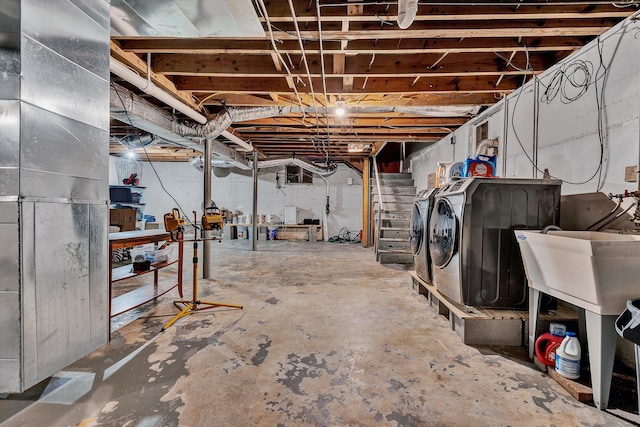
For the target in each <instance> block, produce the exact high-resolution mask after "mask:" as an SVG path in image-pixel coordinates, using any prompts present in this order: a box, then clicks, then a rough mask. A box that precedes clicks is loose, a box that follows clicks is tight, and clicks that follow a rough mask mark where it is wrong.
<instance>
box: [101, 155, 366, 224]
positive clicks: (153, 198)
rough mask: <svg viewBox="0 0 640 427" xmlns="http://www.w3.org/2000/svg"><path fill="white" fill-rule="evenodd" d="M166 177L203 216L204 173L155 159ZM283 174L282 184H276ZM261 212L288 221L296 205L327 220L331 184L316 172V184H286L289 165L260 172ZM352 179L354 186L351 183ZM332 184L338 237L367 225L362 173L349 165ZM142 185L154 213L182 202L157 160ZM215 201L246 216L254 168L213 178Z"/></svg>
mask: <svg viewBox="0 0 640 427" xmlns="http://www.w3.org/2000/svg"><path fill="white" fill-rule="evenodd" d="M153 166H154V167H155V169H156V171H157V173H158V176H159V177H160V180H161V181H162V184H163V185H164V187H165V188H166V189H167V190H168V192H169V193H170V194H171V195H172V196H173V197H174V198H175V199H176V200H177V201H178V203H179V204H180V206H181V207H182V209H183V210H184V212H185V213H186V214H188V215H192V211H194V210H195V211H197V212H198V217H199V216H200V215H201V214H202V200H203V187H204V183H203V172H201V171H199V170H197V169H196V168H194V167H193V166H191V165H190V164H188V163H176V162H157V163H153ZM109 169H110V183H111V184H117V182H118V181H117V177H116V173H115V171H116V170H115V158H114V157H111V158H110V168H109ZM276 174H277V175H278V177H279V188H278V186H277V184H276ZM258 176H259V179H258V214H262V215H270V214H274V215H278V216H279V217H280V219H281V220H284V207H285V206H296V207H297V208H298V209H299V211H300V214H301V217H302V218H314V219H319V220H320V221H323V213H324V211H325V203H326V192H327V186H326V183H325V181H324V180H323V179H322V178H320V177H318V176H317V175H315V174H314V175H313V184H286V183H285V169H284V167H282V168H272V169H269V170H267V171H262V172H260V173H259V175H258ZM349 178H352V185H349V184H348V182H349ZM326 179H327V181H328V182H329V208H330V211H331V212H330V213H329V215H328V218H327V222H328V226H329V228H328V231H329V234H328V235H329V236H335V235H338V233H339V232H340V230H341V229H342V228H347V229H348V230H349V231H352V232H358V231H360V229H361V228H362V226H361V223H362V177H361V176H360V175H359V174H358V173H357V172H356V171H354V170H352V169H351V168H349V167H348V166H346V165H344V164H339V165H338V168H337V171H336V172H335V173H334V174H333V175H331V176H329V177H327V178H326ZM140 185H141V186H145V187H147V188H146V189H145V192H144V201H145V203H146V206H145V213H146V214H151V215H154V216H155V217H156V219H157V221H158V222H162V218H163V216H164V214H165V213H167V212H170V211H171V209H172V208H173V207H175V205H176V203H175V202H174V201H173V200H172V199H171V197H170V196H169V195H168V194H167V193H165V192H164V190H162V187H161V186H160V181H159V180H158V177H157V176H156V175H155V173H154V172H153V169H152V168H151V164H149V163H148V162H143V173H142V181H141V183H140ZM211 193H212V200H213V201H214V202H215V203H216V205H217V206H218V207H219V208H225V209H229V210H239V211H242V212H244V213H245V214H251V213H252V211H253V206H252V203H253V177H252V171H241V170H238V169H232V172H231V173H230V174H229V175H227V176H226V177H217V176H215V175H214V176H213V177H212V180H211Z"/></svg>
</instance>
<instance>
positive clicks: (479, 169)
mask: <svg viewBox="0 0 640 427" xmlns="http://www.w3.org/2000/svg"><path fill="white" fill-rule="evenodd" d="M462 176H464V177H470V176H484V177H491V176H496V156H483V155H480V156H478V157H476V158H475V159H473V158H470V157H467V158H466V159H465V160H464V167H463V172H462Z"/></svg>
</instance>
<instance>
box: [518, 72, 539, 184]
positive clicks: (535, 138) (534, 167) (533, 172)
mask: <svg viewBox="0 0 640 427" xmlns="http://www.w3.org/2000/svg"><path fill="white" fill-rule="evenodd" d="M520 90H522V89H520ZM538 91H539V86H538V79H534V81H533V149H532V150H531V159H532V160H533V162H532V163H533V164H532V170H531V175H532V176H531V178H537V176H538V132H539V129H538V115H539V114H540V102H538Z"/></svg>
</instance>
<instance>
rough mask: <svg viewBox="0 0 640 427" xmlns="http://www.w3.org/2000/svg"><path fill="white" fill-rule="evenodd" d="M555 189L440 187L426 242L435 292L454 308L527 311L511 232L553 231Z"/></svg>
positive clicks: (539, 183)
mask: <svg viewBox="0 0 640 427" xmlns="http://www.w3.org/2000/svg"><path fill="white" fill-rule="evenodd" d="M560 185H561V181H557V180H548V179H547V180H542V179H503V178H480V177H472V178H463V179H460V180H458V181H453V182H451V183H449V184H447V185H445V186H444V187H442V188H441V189H440V191H439V192H438V194H437V195H436V196H435V201H434V207H433V211H432V214H431V221H430V226H429V237H428V239H429V240H428V242H429V252H430V256H431V263H432V269H433V271H432V282H433V284H434V285H435V286H436V288H437V289H438V291H439V292H440V293H442V294H443V295H445V296H446V297H447V298H449V299H450V300H452V301H453V302H456V303H459V304H464V305H469V306H478V307H491V308H504V309H526V308H527V303H528V289H527V283H526V280H525V273H524V266H523V264H522V258H521V257H520V249H519V247H518V243H517V242H516V240H515V237H514V233H513V230H515V229H518V228H522V229H538V230H539V229H541V228H544V227H545V226H547V225H552V224H555V225H557V224H558V222H559V220H560Z"/></svg>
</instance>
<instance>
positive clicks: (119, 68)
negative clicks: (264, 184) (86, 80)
mask: <svg viewBox="0 0 640 427" xmlns="http://www.w3.org/2000/svg"><path fill="white" fill-rule="evenodd" d="M109 69H110V70H111V72H112V73H113V74H115V75H116V76H118V77H120V78H122V79H125V80H126V81H128V82H129V83H131V84H132V85H134V86H135V87H137V88H138V89H140V90H141V91H143V92H144V93H146V94H147V95H151V96H153V97H154V98H156V99H157V100H159V101H162V102H163V103H165V104H167V105H168V106H170V107H172V108H175V109H176V110H178V111H180V112H181V113H182V114H184V115H186V116H187V117H189V118H191V119H193V120H195V121H196V122H198V123H200V124H201V125H203V124H205V123H207V118H206V117H205V116H203V115H202V114H200V113H198V112H197V111H195V110H194V109H192V108H191V107H189V106H188V105H187V104H185V103H184V102H182V101H180V100H178V99H177V98H174V97H173V96H171V95H170V94H169V93H167V92H166V91H164V90H162V89H160V88H159V87H158V86H156V85H155V83H153V82H152V81H151V80H147V79H145V78H142V77H140V76H139V75H138V74H136V73H135V72H134V71H133V70H131V69H130V68H128V67H127V66H126V65H124V64H123V63H121V62H119V61H117V60H115V59H113V58H110V61H109ZM221 135H222V136H224V137H225V138H227V139H228V140H229V141H232V142H234V143H236V144H238V145H239V146H241V147H242V148H244V149H245V150H246V151H253V146H252V145H251V144H249V143H247V142H245V141H243V140H242V139H240V138H238V137H237V136H235V135H234V134H232V133H231V132H228V131H226V130H224V131H222V133H221Z"/></svg>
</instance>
